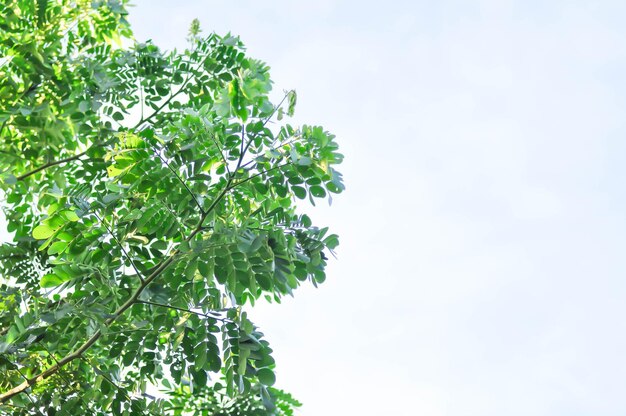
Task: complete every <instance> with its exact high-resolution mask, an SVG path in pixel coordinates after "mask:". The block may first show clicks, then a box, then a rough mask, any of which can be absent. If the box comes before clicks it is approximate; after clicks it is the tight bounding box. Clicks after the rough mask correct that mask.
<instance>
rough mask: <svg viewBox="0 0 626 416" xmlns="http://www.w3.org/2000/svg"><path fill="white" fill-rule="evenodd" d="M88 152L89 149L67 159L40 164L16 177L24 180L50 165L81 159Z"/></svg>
mask: <svg viewBox="0 0 626 416" xmlns="http://www.w3.org/2000/svg"><path fill="white" fill-rule="evenodd" d="M86 154H87V150H85V151H84V152H82V153H79V154H77V155H74V156H70V157H66V158H65V159H60V160H55V161H54V162H49V163H46V164H45V165H41V166H39V167H38V168H37V169H34V170H31V171H30V172H26V173H25V174H23V175H20V176H18V177H17V178H16V179H17V180H18V181H22V180H24V179H26V178H28V177H29V176H32V175H34V174H35V173H38V172H41V171H42V170H44V169H48V168H49V167H52V166H56V165H62V164H63V163H67V162H71V161H72V160H76V159H80V158H81V157H83V156H85V155H86Z"/></svg>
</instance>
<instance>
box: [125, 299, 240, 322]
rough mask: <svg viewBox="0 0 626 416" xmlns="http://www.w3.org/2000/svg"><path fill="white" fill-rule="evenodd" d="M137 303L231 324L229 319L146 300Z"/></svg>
mask: <svg viewBox="0 0 626 416" xmlns="http://www.w3.org/2000/svg"><path fill="white" fill-rule="evenodd" d="M137 303H143V304H144V305H152V306H159V307H161V308H167V309H174V310H176V311H180V312H187V313H192V314H194V315H198V316H202V317H204V318H211V319H216V320H218V321H222V322H232V321H231V320H230V319H227V318H222V317H220V316H213V315H209V314H206V313H202V312H197V311H192V310H190V309H185V308H179V307H177V306H172V305H165V304H163V303H157V302H150V301H147V300H139V301H137Z"/></svg>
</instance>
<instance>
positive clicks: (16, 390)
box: [0, 179, 234, 403]
mask: <svg viewBox="0 0 626 416" xmlns="http://www.w3.org/2000/svg"><path fill="white" fill-rule="evenodd" d="M232 188H234V186H231V180H230V179H229V180H228V182H227V183H226V186H225V187H224V190H222V192H220V194H219V195H218V196H217V197H216V198H215V200H214V201H213V203H212V204H211V206H210V207H209V208H208V209H207V210H206V211H205V212H204V213H203V214H202V216H201V218H200V220H199V221H198V225H197V226H196V229H195V230H194V231H193V232H192V233H191V235H190V236H189V237H187V240H186V241H190V240H191V239H192V238H193V237H195V236H196V234H198V233H199V232H200V231H201V230H202V223H203V222H204V220H205V219H206V217H207V216H208V215H209V213H211V211H212V210H213V209H215V207H216V206H217V204H218V203H219V202H220V200H221V199H222V198H224V196H225V195H226V193H227V192H228V191H230V190H231V189H232ZM175 256H176V253H172V254H171V255H170V256H169V257H168V258H167V259H166V260H163V261H162V262H161V264H159V265H158V266H157V267H156V268H155V269H154V271H153V272H152V273H150V275H149V276H148V277H147V278H146V279H144V281H143V282H142V283H141V285H140V286H139V287H138V288H137V289H136V290H135V292H134V293H133V295H132V296H131V297H130V298H129V299H127V300H126V302H124V304H122V306H120V307H119V308H118V309H117V310H116V311H115V312H113V314H112V317H110V318H108V319H107V320H106V321H104V325H105V326H107V327H108V326H110V325H111V324H112V323H113V322H114V321H115V320H117V318H119V317H120V316H122V315H123V314H124V312H126V310H127V309H128V308H130V307H131V306H132V305H134V304H135V303H137V302H138V301H139V295H141V293H143V291H144V290H145V289H146V288H147V287H148V285H150V283H152V282H153V281H154V280H155V279H156V278H158V277H159V276H160V275H161V273H163V272H164V271H165V270H166V269H167V268H168V267H169V266H170V265H171V264H172V263H174V261H175V260H176V259H175ZM100 337H102V330H100V329H99V330H97V331H96V332H95V333H94V334H93V335H92V336H91V337H90V338H89V339H88V340H87V341H85V342H84V343H83V344H82V345H81V346H80V347H78V348H77V349H75V350H74V351H73V352H71V353H69V354H68V355H66V356H65V357H63V358H62V359H60V360H58V361H57V363H56V364H54V365H53V366H51V367H49V368H48V369H46V370H44V371H42V372H41V373H39V374H37V375H35V376H33V377H31V378H29V379H27V380H25V381H24V382H23V383H22V384H20V385H18V386H15V387H13V388H12V389H10V390H8V391H6V392H5V393H2V394H0V403H6V402H7V401H9V400H10V399H11V398H12V397H14V396H17V395H18V394H21V393H23V392H25V391H26V390H27V389H28V388H29V387H31V386H33V385H35V384H37V383H40V382H42V381H43V380H45V379H47V378H49V377H50V376H52V375H54V374H56V373H57V372H58V371H59V370H60V369H61V368H62V367H63V366H65V365H66V364H68V363H70V362H72V361H74V360H76V359H77V358H81V357H82V355H83V354H84V353H85V351H87V350H88V349H89V348H91V347H92V346H93V345H94V344H95V343H96V342H97V341H98V339H100Z"/></svg>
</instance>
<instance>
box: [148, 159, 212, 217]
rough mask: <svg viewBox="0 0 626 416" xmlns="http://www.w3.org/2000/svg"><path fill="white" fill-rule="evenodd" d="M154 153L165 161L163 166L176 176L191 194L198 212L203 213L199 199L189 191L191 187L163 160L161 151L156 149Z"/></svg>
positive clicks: (163, 160)
mask: <svg viewBox="0 0 626 416" xmlns="http://www.w3.org/2000/svg"><path fill="white" fill-rule="evenodd" d="M155 153H156V155H157V156H158V157H159V159H161V162H163V163H165V166H167V168H168V169H169V170H170V172H172V173H173V174H174V176H176V179H178V181H179V182H180V183H181V184H182V185H183V186H184V187H185V189H186V190H187V192H189V195H191V197H192V198H193V200H194V201H195V203H196V205H197V206H198V209H199V210H200V212H201V213H204V209H203V208H202V205H201V204H200V201H198V198H196V195H195V194H194V193H193V192H192V191H191V189H189V187H188V186H187V184H186V183H185V181H184V180H183V178H181V177H180V175H179V174H178V172H176V171H175V170H174V169H173V168H172V166H170V164H169V163H168V162H167V160H165V159H164V158H163V156H161V153H159V151H158V149H157V150H156V151H155Z"/></svg>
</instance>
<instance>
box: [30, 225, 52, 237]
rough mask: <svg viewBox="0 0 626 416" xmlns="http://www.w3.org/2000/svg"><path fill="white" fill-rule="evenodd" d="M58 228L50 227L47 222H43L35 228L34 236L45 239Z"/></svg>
mask: <svg viewBox="0 0 626 416" xmlns="http://www.w3.org/2000/svg"><path fill="white" fill-rule="evenodd" d="M55 232H56V230H54V229H52V228H50V227H49V226H48V225H47V224H41V225H38V226H37V227H35V229H34V230H33V238H34V239H35V240H45V239H47V238H50V237H51V236H52V235H53V234H54V233H55Z"/></svg>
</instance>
